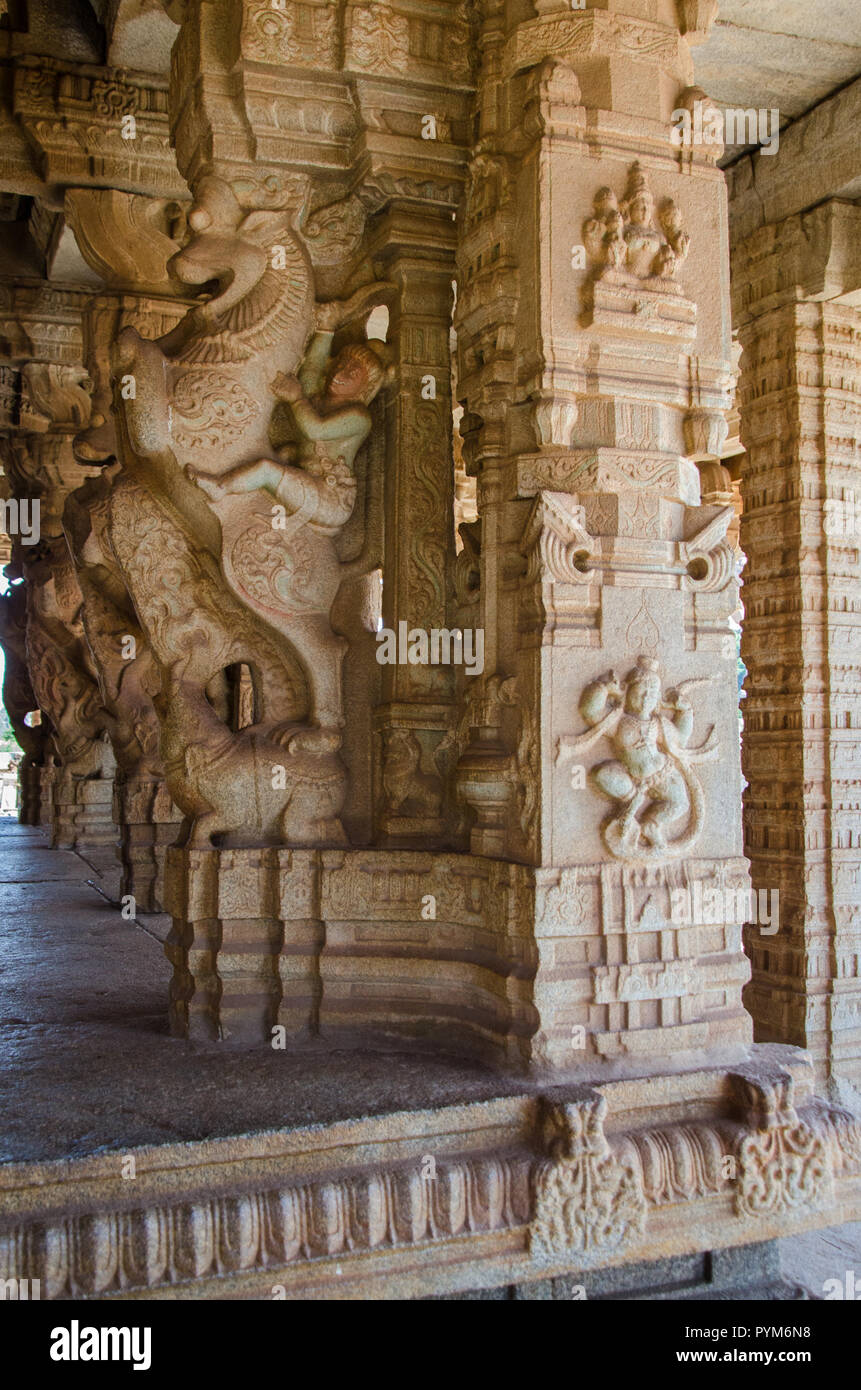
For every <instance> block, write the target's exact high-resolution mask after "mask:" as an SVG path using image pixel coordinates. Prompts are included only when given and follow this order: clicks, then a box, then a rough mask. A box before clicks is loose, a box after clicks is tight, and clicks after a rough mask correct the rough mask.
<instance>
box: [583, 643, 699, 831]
mask: <svg viewBox="0 0 861 1390" xmlns="http://www.w3.org/2000/svg"><path fill="white" fill-rule="evenodd" d="M705 679H707V678H705V677H694V678H693V679H692V680H689V681H685V682H682V684H681V685H679V687H678V688H677V689H676V690H674V691H670V692H668V694H667V697H666V698H663V697H662V694H661V678H660V671H659V667H658V663H657V662H656V661H653V660H651V659H650V658H648V657H640V658H639V659H638V661H637V665H636V666H635V667H634V669H633V670H632V671H630V672H629V673H628V675H627V676H626V678H625V679H624V681H622V680H620V679H619V677H618V676H617V674H616V672H615V671H611V672H610V673H609V674H608V675H607V676H604V677H602V678H601V679H600V680H597V681H592V682H591V683H590V684H589V685H587V687H586V689H585V690H584V691H583V694H582V696H581V699H580V713H581V715H582V716H583V719H584V720H585V722H586V724H588V725H589V731H588V732H587V733H585V734H581V735H579V736H577V737H575V738H564V739H562V740H560V747H559V756H560V758H564V757H569V756H572V755H573V754H574V753H575V752H580V751H583V750H585V749H586V748H588V747H591V746H592V745H593V744H594V743H597V742H598V740H599V739H600V738H602V737H605V738H607V739H608V740H609V741H610V744H611V747H612V748H613V752H614V753H615V755H616V756H615V758H613V759H612V760H611V761H609V762H604V763H600V764H598V766H597V767H595V768H593V769H592V772H591V779H592V782H593V784H594V785H595V786H596V787H597V788H598V790H599V791H601V792H603V793H604V795H605V796H608V797H610V798H611V800H612V801H614V802H615V803H616V814H615V815H614V816H613V817H612V819H611V821H610V822H609V824H608V825H606V826H605V827H604V839H605V843H606V844H607V846H608V848H609V849H611V850H612V852H613V853H614V854H615V855H617V857H619V858H637V857H640V858H642V857H645V858H655V857H663V856H665V855H667V854H679V853H682V852H683V851H684V850H686V849H687V848H689V847H690V846H691V845H692V844H693V842H694V840H695V839H696V838H697V837H698V835H699V833H700V831H701V829H702V824H703V810H704V808H703V798H702V788H701V787H700V784H699V781H698V780H697V778H696V776H695V774H694V772H693V770H692V768H691V767H690V764H691V763H693V762H702V761H705V760H707V759H711V758H712V757H714V756H716V755H717V748H716V746H715V745H713V743H712V741H711V739H712V735H711V733H710V734H709V736H708V738H707V739H706V740H705V742H704V743H703V744H702V745H700V747H698V748H693V749H689V748H688V746H687V745H688V743H689V741H690V737H691V734H692V733H693V725H694V716H693V710H692V708H691V704H690V701H689V700H688V698H687V696H686V695H685V694H684V693H683V692H684V688H685V687H686V686H689V685H693V684H700V683H702V681H704V680H705ZM686 812H688V813H689V814H688V822H687V825H686V828H685V831H684V833H683V834H682V835H681V836H679V837H677V838H676V839H674V840H672V839H671V838H670V830H671V827H673V826H674V825H676V823H677V822H678V821H679V820H680V819H681V818H682V816H683V815H684V814H685V813H686Z"/></svg>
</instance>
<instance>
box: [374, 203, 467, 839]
mask: <svg viewBox="0 0 861 1390" xmlns="http://www.w3.org/2000/svg"><path fill="white" fill-rule="evenodd" d="M377 235H378V237H379V241H378V242H377V244H376V246H375V247H374V250H375V251H376V253H377V256H378V258H379V261H380V263H381V264H382V265H383V266H384V267H385V274H386V277H387V279H389V280H392V281H393V282H394V283H395V284H396V285H397V287H398V294H397V297H396V299H395V301H394V303H393V304H392V305H391V307H390V315H391V317H390V336H391V338H392V340H393V342H394V344H395V345H396V349H395V350H396V352H397V355H398V357H397V371H398V377H397V389H396V390H395V391H393V392H392V394H391V397H390V403H389V407H388V412H387V414H388V418H387V422H386V423H387V430H386V460H387V466H386V473H385V475H386V530H385V549H384V561H383V615H382V616H383V625H384V627H385V628H386V629H387V630H388V631H389V632H392V633H396V634H397V636H398V651H397V655H398V660H397V661H395V662H393V663H391V664H387V665H385V666H383V689H382V704H381V706H380V707H379V709H378V711H377V720H376V723H377V730H378V738H379V755H380V757H379V764H378V766H379V767H380V769H381V776H380V782H379V785H378V786H377V789H376V791H377V806H378V828H379V834H380V837H381V840H382V842H383V843H385V844H390V845H403V846H404V847H407V846H409V845H411V844H412V845H415V844H420V845H421V846H422V848H426V847H428V846H430V845H434V844H439V843H441V842H446V841H448V842H449V843H450V842H451V826H450V823H449V824H447V820H446V816H445V807H444V804H443V792H444V787H443V776H442V768H441V766H440V764H439V761H438V756H437V755H438V754H439V751H440V744H441V743H442V742H443V740H444V736H445V734H446V732H447V730H448V727H449V725H450V722H451V710H452V704H453V693H454V677H455V671H454V668H453V667H452V666H451V665H441V664H436V665H435V664H432V663H429V662H428V661H427V657H426V658H425V662H424V664H422V663H420V662H418V661H416V663H415V664H412V663H411V662H410V661H409V660H408V659H407V656H408V653H409V649H410V643H411V641H412V640H413V638H412V634H414V633H415V634H417V635H419V637H418V642H417V643H416V646H415V651H414V654H415V655H418V654H420V651H421V647H420V643H421V635H424V638H425V643H426V647H427V652H428V655H430V654H431V652H430V640H431V633H432V632H433V631H434V630H435V629H436V630H437V631H438V632H439V631H442V630H443V629H448V628H449V626H450V613H451V598H452V594H451V592H450V585H451V575H452V567H453V562H454V521H453V518H454V460H453V457H452V446H451V432H452V401H451V367H450V357H451V350H450V346H449V339H450V331H451V313H452V278H453V274H454V239H455V238H454V227H453V226H452V223H451V219H450V215H449V214H448V212H447V210H445V209H443V210H442V211H441V212H440V213H438V214H437V215H436V216H434V215H433V214H432V213H431V212H430V210H428V209H427V208H425V209H423V210H422V211H421V213H415V212H408V211H406V210H400V209H399V208H398V207H397V205H396V206H395V207H394V208H393V209H392V210H390V211H389V213H388V214H387V216H386V218H385V219H384V225H383V226H382V227H381V228H379V229H378V233H377Z"/></svg>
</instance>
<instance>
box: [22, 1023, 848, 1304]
mask: <svg viewBox="0 0 861 1390" xmlns="http://www.w3.org/2000/svg"><path fill="white" fill-rule="evenodd" d="M417 1066H420V1063H417ZM357 1070H359V1071H360V1070H361V1067H360V1055H357ZM357 1090H361V1082H359V1083H358V1087H357ZM344 1103H345V1112H344V1113H345V1115H347V1116H349V1117H350V1118H345V1119H343V1120H337V1121H334V1122H332V1123H326V1124H315V1123H314V1122H313V1119H311V1120H309V1122H308V1124H307V1125H306V1126H299V1127H295V1128H290V1129H282V1130H273V1131H268V1132H266V1131H264V1132H258V1133H255V1134H251V1135H241V1136H237V1137H233V1138H224V1139H212V1140H207V1141H204V1142H187V1141H186V1142H182V1143H175V1144H166V1145H151V1146H148V1147H143V1148H138V1149H134V1148H132V1149H124V1150H123V1152H122V1157H123V1159H124V1160H125V1161H126V1164H127V1162H128V1160H129V1159H130V1158H132V1159H133V1160H134V1182H129V1181H127V1180H126V1178H125V1177H124V1176H123V1168H124V1165H123V1164H120V1162H119V1161H118V1156H117V1153H116V1152H113V1153H111V1152H101V1153H98V1154H95V1155H93V1156H91V1157H86V1158H80V1157H76V1158H71V1159H66V1160H62V1161H59V1162H33V1163H16V1164H6V1165H0V1210H2V1212H3V1219H2V1224H0V1277H2V1278H4V1279H8V1278H19V1279H40V1280H41V1281H42V1297H43V1298H59V1299H67V1298H75V1299H77V1298H91V1297H96V1298H98V1297H105V1296H119V1297H126V1298H147V1297H164V1296H168V1297H180V1298H216V1299H221V1298H261V1299H267V1300H268V1299H271V1298H273V1297H287V1298H290V1299H327V1300H328V1299H333V1298H335V1299H338V1298H348V1299H391V1298H396V1299H408V1298H425V1297H432V1296H448V1297H451V1296H463V1295H465V1294H468V1293H470V1292H471V1291H482V1290H494V1289H497V1290H498V1289H501V1288H506V1289H509V1290H510V1289H517V1290H518V1294H517V1296H518V1297H539V1298H546V1297H553V1296H554V1291H556V1292H558V1291H559V1290H560V1289H561V1288H562V1285H561V1284H560V1283H559V1282H558V1281H560V1280H564V1281H567V1283H568V1286H569V1290H570V1284H571V1283H572V1282H573V1283H577V1284H582V1285H584V1286H585V1288H586V1292H587V1298H591V1297H593V1296H598V1297H611V1296H615V1297H642V1296H648V1295H649V1293H650V1289H649V1285H648V1280H647V1278H644V1274H643V1264H644V1262H646V1261H649V1262H654V1261H663V1262H664V1264H663V1265H662V1266H661V1267H660V1269H662V1270H663V1273H660V1272H659V1277H660V1279H661V1280H662V1282H663V1289H661V1288H659V1289H658V1290H655V1289H654V1286H652V1288H651V1293H655V1292H657V1293H658V1294H659V1295H661V1296H667V1297H675V1296H677V1293H678V1292H681V1296H685V1294H684V1292H683V1290H684V1289H685V1288H687V1289H688V1290H689V1291H690V1292H691V1296H697V1294H696V1292H695V1291H696V1286H697V1284H705V1283H708V1282H711V1284H712V1285H713V1286H716V1287H714V1288H713V1292H714V1293H716V1294H718V1296H719V1294H720V1291H721V1290H723V1291H724V1292H727V1291H729V1290H730V1289H731V1288H732V1287H733V1286H735V1287H736V1288H737V1287H738V1286H739V1285H740V1284H742V1285H744V1284H747V1285H750V1284H751V1283H752V1284H760V1285H761V1284H762V1283H766V1284H768V1283H769V1282H770V1280H771V1274H772V1272H773V1266H771V1265H770V1264H769V1262H768V1261H769V1257H768V1254H767V1251H765V1250H763V1247H764V1246H766V1243H767V1242H770V1241H773V1240H775V1239H776V1238H778V1237H781V1236H785V1235H790V1234H794V1233H798V1232H801V1231H804V1230H811V1229H815V1228H816V1227H819V1226H831V1225H837V1224H839V1223H841V1222H843V1221H846V1220H849V1219H853V1218H854V1217H855V1216H857V1213H858V1209H859V1202H861V1122H859V1121H858V1120H857V1119H855V1118H853V1117H852V1116H850V1115H849V1114H848V1113H847V1112H844V1111H840V1110H838V1109H835V1108H834V1107H829V1106H826V1105H825V1104H823V1103H822V1102H820V1101H817V1100H816V1099H815V1098H814V1096H813V1094H812V1068H811V1064H810V1059H809V1057H808V1056H807V1054H805V1053H803V1052H799V1051H797V1050H795V1049H793V1048H789V1047H762V1048H758V1047H753V1048H751V1049H750V1050H749V1052H748V1055H747V1060H746V1063H745V1065H744V1066H743V1067H740V1068H739V1069H737V1070H735V1071H727V1070H724V1069H721V1068H707V1069H700V1070H695V1071H684V1072H677V1073H674V1074H664V1075H653V1076H645V1077H641V1078H637V1079H633V1078H629V1079H627V1080H618V1081H601V1080H596V1079H593V1081H592V1083H591V1084H587V1083H584V1084H583V1085H580V1086H577V1087H568V1088H563V1087H558V1088H554V1089H553V1090H552V1091H542V1090H541V1089H529V1088H526V1087H523V1088H517V1090H516V1092H515V1093H514V1094H509V1095H506V1096H503V1097H501V1098H498V1099H494V1100H487V1101H481V1102H469V1103H467V1102H461V1103H458V1101H457V1097H456V1096H455V1097H449V1098H448V1103H446V1104H444V1105H439V1106H436V1107H432V1108H427V1109H403V1110H395V1111H389V1112H386V1111H385V1097H384V1096H382V1095H375V1096H374V1097H373V1099H372V1106H373V1109H374V1110H375V1111H376V1113H374V1114H372V1115H370V1116H369V1115H368V1108H369V1097H368V1095H367V1093H366V1092H363V1093H362V1098H361V1100H356V1101H355V1102H353V1103H354V1104H355V1105H356V1106H357V1108H356V1109H355V1110H352V1109H349V1104H350V1098H349V1096H347V1097H345V1102H344ZM738 1247H741V1249H739V1248H738ZM703 1252H711V1253H710V1254H709V1255H707V1256H705V1257H704V1255H703ZM722 1252H725V1253H722ZM733 1252H734V1253H733ZM706 1262H708V1263H706ZM671 1283H675V1284H676V1285H677V1286H681V1290H676V1291H674V1290H673V1289H672V1288H671V1287H669V1285H670V1284H671ZM530 1291H531V1292H530ZM509 1296H510V1295H509Z"/></svg>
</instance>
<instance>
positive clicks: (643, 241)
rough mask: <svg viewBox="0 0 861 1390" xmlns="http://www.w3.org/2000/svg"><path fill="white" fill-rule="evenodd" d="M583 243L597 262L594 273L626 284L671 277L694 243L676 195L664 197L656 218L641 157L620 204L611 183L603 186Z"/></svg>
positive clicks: (632, 168)
mask: <svg viewBox="0 0 861 1390" xmlns="http://www.w3.org/2000/svg"><path fill="white" fill-rule="evenodd" d="M658 222H659V223H660V226H658ZM583 242H584V245H585V248H586V251H587V253H588V255H589V257H590V259H591V260H592V262H593V263H594V264H595V266H596V270H595V277H594V278H595V279H596V280H604V279H609V280H610V281H611V282H612V281H615V282H616V283H622V284H624V283H626V282H629V283H630V282H631V281H632V280H650V279H653V278H655V277H659V278H661V279H663V280H672V279H673V278H674V276H675V273H676V270H677V269H678V267H679V265H680V264H681V263H682V261H683V260H684V259H685V257H686V256H687V254H688V249H689V247H690V237H689V236H688V234H687V232H686V231H685V230H684V228H683V226H682V216H681V213H680V211H679V209H678V207H677V206H676V204H675V203H674V202H673V201H672V199H669V198H668V199H666V200H665V202H664V203H663V205H662V207H661V213H660V217H659V219H658V220H657V222H656V218H655V198H654V195H653V193H652V191H651V189H650V187H649V183H648V179H647V177H646V173H645V171H644V169H643V168H642V166H641V165H640V164H639V163H638V162H637V163H634V164H633V165H632V166H631V169H630V172H629V175H628V184H627V188H626V190H625V196H624V198H623V199H622V201H621V203H620V202H619V201H618V199H617V198H616V195H615V193H614V192H613V190H612V189H611V188H606V187H605V188H599V189H598V192H597V193H596V194H595V197H594V200H593V210H592V216H591V217H589V218H587V219H586V221H585V222H584V224H583Z"/></svg>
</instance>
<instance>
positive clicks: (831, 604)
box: [732, 200, 861, 1091]
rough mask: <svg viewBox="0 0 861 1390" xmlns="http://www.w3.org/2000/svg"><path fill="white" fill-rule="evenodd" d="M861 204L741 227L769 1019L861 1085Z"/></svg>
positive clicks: (738, 310) (748, 799)
mask: <svg viewBox="0 0 861 1390" xmlns="http://www.w3.org/2000/svg"><path fill="white" fill-rule="evenodd" d="M859 235H861V213H859V210H858V209H857V208H856V207H853V206H851V205H850V204H848V203H844V202H842V201H838V200H830V201H826V202H824V203H822V204H820V205H819V206H818V207H816V208H814V209H813V210H812V211H811V212H808V213H800V214H798V215H796V216H793V217H789V218H787V219H786V220H784V221H783V222H779V223H772V224H770V225H766V226H763V227H761V228H760V229H759V230H757V231H753V232H751V233H750V234H749V235H748V236H746V237H744V238H739V239H738V241H737V242H736V243H735V244H734V246H733V261H732V266H733V295H734V301H735V303H734V314H735V319H736V323H737V326H738V330H739V337H740V340H741V343H742V347H743V353H742V358H741V377H740V381H739V409H740V415H741V437H742V443H743V444H744V446H745V449H746V455H745V457H744V460H743V466H742V478H741V481H742V496H743V511H742V524H741V543H742V547H743V549H744V551H745V554H746V555H747V568H746V570H745V587H744V604H745V619H744V629H743V640H742V657H743V660H744V663H745V666H746V667H747V678H746V690H747V699H746V700H745V703H744V706H743V709H744V725H745V729H744V770H745V776H746V778H747V780H748V787H747V790H746V792H745V852H746V853H747V855H748V858H749V859H750V862H751V869H752V875H753V883H754V887H755V888H756V889H757V890H758V894H757V897H758V899H759V898H764V899H768V898H770V897H771V898H775V897H776V899H777V901H778V903H779V919H778V917H777V916H775V918H774V923H773V927H774V929H773V930H770V929H769V928H768V927H766V928H763V926H762V923H760V924H758V925H752V926H751V927H749V928H748V931H749V939H748V949H749V952H750V957H751V960H752V963H753V978H752V981H751V984H750V987H749V989H748V991H747V992H746V995H745V999H746V1003H747V1006H748V1008H749V1009H750V1011H751V1013H752V1014H753V1018H754V1021H755V1025H756V1036H757V1037H758V1038H760V1039H762V1041H764V1042H784V1043H793V1044H795V1045H796V1046H799V1047H806V1048H808V1049H809V1050H810V1052H811V1053H812V1054H813V1058H814V1062H815V1065H816V1070H817V1073H818V1076H819V1077H820V1079H821V1080H822V1081H823V1082H824V1081H826V1080H829V1079H830V1080H832V1081H834V1082H835V1083H837V1084H838V1085H841V1084H843V1085H845V1084H847V1083H848V1084H849V1086H850V1087H854V1088H855V1089H856V1091H857V1089H858V1088H859V1085H861V983H859V976H858V960H859V950H861V908H859V906H858V882H859V871H861V851H859V847H858V846H859V828H861V818H859V810H858V799H857V795H856V790H855V786H856V783H857V778H858V775H859V766H861V762H859V741H858V728H859V723H861V711H859V690H861V685H859V666H861V646H859V643H861V636H859V617H858V609H859V603H861V588H859V585H861V578H859V555H861V471H859V466H858V457H857V453H858V449H857V440H858V435H859V425H861V398H859V393H858V371H859V362H861V319H859V310H858V307H857V306H858V301H859V294H861V276H859V269H858V258H857V254H856V248H857V244H858V238H859Z"/></svg>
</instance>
